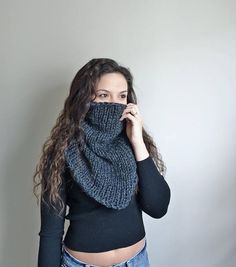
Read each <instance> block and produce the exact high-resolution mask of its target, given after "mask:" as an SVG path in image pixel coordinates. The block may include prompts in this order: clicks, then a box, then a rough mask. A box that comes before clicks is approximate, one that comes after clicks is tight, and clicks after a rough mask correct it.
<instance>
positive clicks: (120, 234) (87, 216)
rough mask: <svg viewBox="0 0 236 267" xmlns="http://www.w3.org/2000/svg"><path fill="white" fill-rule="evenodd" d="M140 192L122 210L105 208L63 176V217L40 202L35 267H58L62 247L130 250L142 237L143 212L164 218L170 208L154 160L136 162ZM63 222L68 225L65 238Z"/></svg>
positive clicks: (61, 191)
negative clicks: (66, 222) (38, 239)
mask: <svg viewBox="0 0 236 267" xmlns="http://www.w3.org/2000/svg"><path fill="white" fill-rule="evenodd" d="M136 163H137V173H138V177H139V181H138V186H139V191H138V193H137V194H135V193H134V195H133V197H132V199H131V201H130V203H129V205H128V206H127V207H126V208H124V209H121V210H116V209H112V208H107V207H105V206H104V205H102V204H100V203H98V202H97V201H95V200H94V199H93V198H91V197H89V196H88V195H87V194H86V193H85V192H83V190H82V189H81V187H80V186H79V185H78V184H77V183H75V182H73V177H71V173H70V171H69V170H66V171H65V172H64V176H63V178H64V179H63V183H62V186H61V188H60V196H61V197H62V199H63V200H64V202H65V203H66V205H68V206H69V212H68V214H67V215H66V205H65V209H64V210H63V214H62V217H59V216H58V214H57V212H55V210H54V209H53V208H52V207H50V206H49V207H47V206H46V205H45V204H44V203H42V202H41V208H40V215H41V227H40V232H39V233H38V235H39V236H40V241H39V251H38V267H48V266H50V267H60V266H61V256H62V245H63V243H64V244H65V245H66V246H67V247H68V248H71V249H73V250H77V251H84V252H103V251H108V250H112V249H116V248H121V247H126V246H130V245H132V244H134V243H136V242H138V241H139V240H141V239H142V238H143V237H144V236H145V228H144V223H143V217H142V211H144V212H145V213H146V214H148V215H149V216H151V217H153V218H161V217H163V216H164V215H165V214H166V212H167V210H168V206H169V202H170V196H171V191H170V187H169V185H168V184H167V182H166V180H165V179H164V177H163V176H162V175H161V174H160V173H159V171H158V169H157V167H156V165H155V163H154V161H153V159H152V158H151V157H150V156H148V157H147V158H146V159H143V160H140V161H136ZM65 219H67V220H69V221H70V224H69V227H68V229H67V232H66V235H65V238H64V240H63V235H64V223H65Z"/></svg>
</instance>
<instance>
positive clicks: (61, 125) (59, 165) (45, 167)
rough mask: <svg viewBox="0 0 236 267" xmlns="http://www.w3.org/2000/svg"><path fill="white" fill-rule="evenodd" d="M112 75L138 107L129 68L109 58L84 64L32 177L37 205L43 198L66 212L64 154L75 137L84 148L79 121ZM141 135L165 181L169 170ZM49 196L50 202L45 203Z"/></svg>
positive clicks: (149, 142)
mask: <svg viewBox="0 0 236 267" xmlns="http://www.w3.org/2000/svg"><path fill="white" fill-rule="evenodd" d="M113 72H118V73H121V74H122V75H123V76H124V77H125V79H126V81H127V84H128V94H127V103H134V104H137V97H136V94H135V92H134V89H133V76H132V74H131V72H130V70H129V68H126V67H124V66H121V65H119V64H118V63H117V62H116V61H114V60H113V59H109V58H94V59H91V60H90V61H89V62H88V63H87V64H85V65H84V66H83V67H82V68H81V69H80V70H79V71H78V72H77V73H76V75H75V77H74V79H73V80H72V83H71V85H70V90H69V95H68V97H67V98H66V100H65V103H64V108H63V109H62V111H61V112H60V113H59V116H58V118H57V120H56V123H55V126H54V127H53V128H52V130H51V132H50V135H49V137H48V138H47V140H46V141H45V143H44V144H43V147H42V151H41V157H40V160H39V162H38V164H37V165H36V169H35V173H34V175H33V183H34V185H33V193H34V195H35V196H36V198H37V204H39V196H40V199H41V200H42V201H43V202H44V203H45V204H47V205H48V202H50V205H51V206H52V207H53V208H54V209H56V206H54V205H55V204H57V203H59V206H60V207H61V210H60V213H61V212H62V210H63V209H64V207H65V203H64V202H63V200H62V198H61V197H60V193H59V191H60V188H61V185H62V182H63V172H64V170H65V159H64V150H65V148H66V147H67V146H68V144H69V142H70V140H71V139H72V138H73V136H76V138H77V140H78V142H79V144H83V142H84V133H83V131H82V129H81V128H80V121H81V120H83V118H84V117H85V115H86V113H87V111H88V109H89V102H90V101H91V96H92V95H96V85H97V83H98V81H99V79H100V77H101V76H102V75H103V74H106V73H113ZM142 134H143V140H144V143H145V145H146V147H147V150H148V152H149V155H150V156H151V157H152V158H153V160H154V162H155V164H156V166H157V167H158V170H159V172H160V173H161V174H162V176H163V177H164V176H165V173H166V166H165V164H164V162H163V160H162V156H161V154H160V153H159V151H158V149H157V146H156V144H155V142H154V140H153V138H152V137H151V136H150V135H149V134H148V133H147V131H146V130H145V129H144V127H143V129H142ZM40 185H41V193H40V194H37V188H38V186H40ZM136 192H137V191H136ZM46 193H47V194H46ZM46 196H47V197H48V200H46Z"/></svg>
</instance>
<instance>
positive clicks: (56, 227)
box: [38, 180, 66, 267]
mask: <svg viewBox="0 0 236 267" xmlns="http://www.w3.org/2000/svg"><path fill="white" fill-rule="evenodd" d="M59 194H60V196H61V198H62V199H63V201H64V203H65V208H64V209H63V211H62V213H61V214H60V216H61V217H59V215H58V214H59V212H57V211H55V210H54V209H53V207H52V206H50V204H49V207H48V206H47V205H45V204H44V203H43V202H42V201H41V203H40V217H41V227H40V232H39V233H38V235H39V236H40V240H39V251H38V267H49V266H50V267H60V266H61V255H62V238H63V234H64V222H65V218H64V217H65V213H66V187H65V180H63V182H62V185H61V188H60V191H59ZM45 200H46V201H47V203H49V194H48V192H46V195H45ZM56 207H57V209H58V210H59V211H60V207H59V205H57V206H56Z"/></svg>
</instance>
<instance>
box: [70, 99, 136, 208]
mask: <svg viewBox="0 0 236 267" xmlns="http://www.w3.org/2000/svg"><path fill="white" fill-rule="evenodd" d="M125 108H126V105H125V104H121V103H114V102H90V107H89V110H88V112H87V113H86V116H85V118H84V120H83V121H82V122H81V124H80V125H81V127H82V129H83V131H84V133H85V145H84V146H83V147H80V149H79V148H78V145H77V143H76V140H75V138H74V139H72V141H71V142H70V144H69V145H68V147H67V148H66V149H65V160H66V162H67V163H68V166H69V168H70V170H71V172H72V176H73V179H74V180H75V181H76V182H77V183H78V184H79V185H80V187H81V188H82V189H83V191H84V192H86V193H87V194H88V195H89V196H90V197H92V198H94V199H95V200H96V201H97V202H99V203H101V204H103V205H105V206H106V207H108V208H114V209H123V208H125V207H127V206H128V204H129V202H130V200H131V198H132V195H133V193H134V191H135V187H136V184H137V181H138V176H137V172H136V169H137V165H136V159H135V156H134V153H133V150H132V146H131V143H130V142H129V139H128V137H127V135H126V129H125V128H126V120H125V119H123V120H122V121H120V120H119V118H120V117H121V115H122V113H123V111H124V109H125Z"/></svg>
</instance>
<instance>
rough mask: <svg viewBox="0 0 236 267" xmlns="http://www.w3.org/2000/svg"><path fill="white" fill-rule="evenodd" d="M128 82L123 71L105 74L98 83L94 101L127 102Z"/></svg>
mask: <svg viewBox="0 0 236 267" xmlns="http://www.w3.org/2000/svg"><path fill="white" fill-rule="evenodd" d="M127 94H128V84H127V81H126V79H125V77H124V76H123V75H122V74H121V73H117V72H114V73H106V74H103V75H102V76H101V78H100V80H99V82H98V83H97V88H96V95H93V96H92V98H94V97H95V96H96V98H95V99H94V100H93V101H94V102H116V103H121V104H127Z"/></svg>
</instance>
